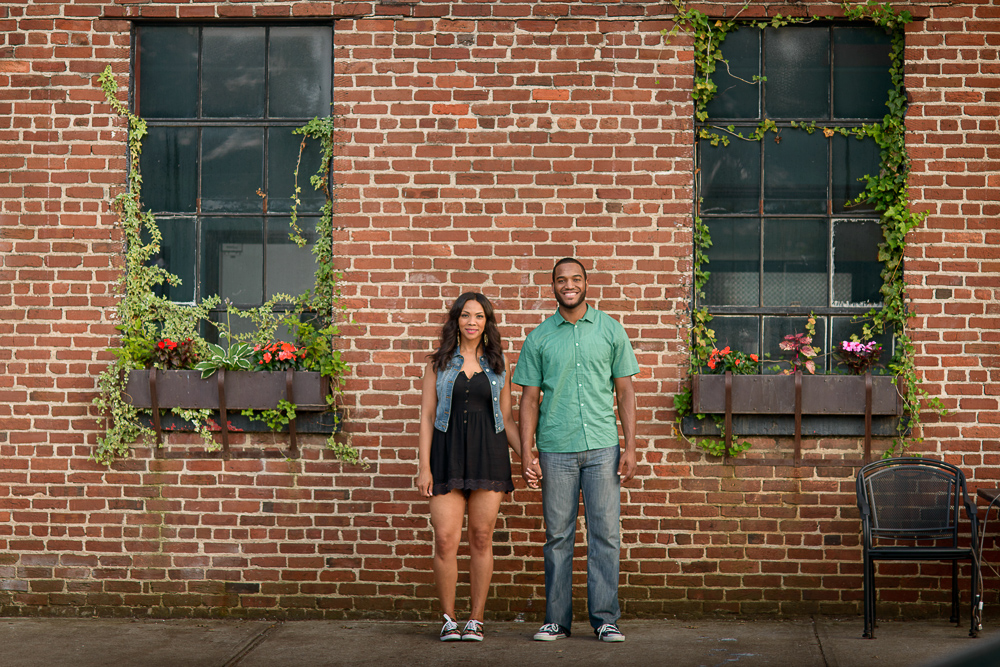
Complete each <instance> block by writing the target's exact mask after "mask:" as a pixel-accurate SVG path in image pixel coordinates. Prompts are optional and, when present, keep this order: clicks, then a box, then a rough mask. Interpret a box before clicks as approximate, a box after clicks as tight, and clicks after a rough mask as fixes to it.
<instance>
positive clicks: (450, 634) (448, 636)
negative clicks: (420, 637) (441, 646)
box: [441, 614, 462, 642]
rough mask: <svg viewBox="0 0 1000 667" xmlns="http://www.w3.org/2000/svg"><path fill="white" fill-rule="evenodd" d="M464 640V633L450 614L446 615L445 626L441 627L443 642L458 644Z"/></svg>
mask: <svg viewBox="0 0 1000 667" xmlns="http://www.w3.org/2000/svg"><path fill="white" fill-rule="evenodd" d="M461 640H462V633H461V631H459V629H458V623H456V622H455V621H454V620H452V618H451V616H449V615H448V614H445V615H444V625H442V626H441V641H443V642H457V641H461Z"/></svg>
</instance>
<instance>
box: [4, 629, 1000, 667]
mask: <svg viewBox="0 0 1000 667" xmlns="http://www.w3.org/2000/svg"><path fill="white" fill-rule="evenodd" d="M621 628H622V630H623V632H625V634H626V636H627V640H626V641H625V642H624V643H621V644H602V643H599V642H598V641H597V640H596V639H595V638H594V635H593V634H592V633H590V632H588V630H589V627H587V626H586V624H585V623H584V624H578V628H577V630H578V634H576V635H574V636H573V637H571V638H569V639H563V640H559V641H555V642H546V643H543V642H535V641H532V640H531V635H532V634H533V633H534V631H535V630H536V629H537V628H536V627H535V624H528V623H515V622H504V623H499V622H491V623H487V625H486V640H485V641H484V642H482V643H463V642H455V643H442V642H440V641H438V640H437V633H438V630H439V626H438V624H436V623H419V622H412V623H411V622H400V621H288V622H268V621H218V620H174V621H153V620H128V619H124V620H123V619H51V618H0V666H2V667H34V666H36V665H38V666H41V665H44V666H46V667H52V666H61V665H66V666H72V667H99V666H107V667H128V666H130V665H137V666H141V667H160V666H163V667H168V666H169V667H176V666H184V667H187V666H192V667H195V666H196V667H200V666H205V667H235V666H237V665H239V666H240V667H262V666H265V665H267V666H271V665H295V666H300V667H318V666H320V665H372V666H375V667H393V666H395V665H404V666H405V667H425V666H426V667H430V666H434V667H441V666H445V665H477V666H483V667H493V666H496V667H520V666H522V665H523V666H527V665H531V667H536V666H547V665H565V666H569V665H572V666H573V667H578V666H584V665H614V666H615V667H626V666H628V667H645V666H646V665H665V666H670V667H688V666H691V667H697V666H701V665H704V666H706V667H707V666H715V665H726V666H732V667H746V666H755V665H780V666H785V665H789V666H794V667H813V666H815V667H866V666H869V665H871V666H873V667H895V666H898V667H913V666H914V665H931V664H934V665H939V666H941V667H943V666H944V665H953V666H955V667H958V666H959V665H962V666H963V667H964V665H969V666H971V665H975V666H976V667H988V666H989V665H1000V643H998V642H1000V630H997V629H993V628H989V627H987V628H986V629H985V630H984V631H983V632H982V633H980V636H979V638H978V639H970V638H969V637H968V626H967V625H965V624H963V625H962V626H960V627H957V628H956V627H955V626H954V625H952V624H950V623H948V622H947V621H946V620H939V621H906V622H903V621H900V622H883V623H882V624H881V625H880V626H879V629H878V638H877V639H875V640H867V639H862V637H861V629H862V621H861V618H860V617H857V618H847V619H840V618H829V617H815V618H808V619H799V620H789V621H781V620H774V621H770V620H769V621H761V620H745V621H741V620H697V621H679V620H663V621H649V620H643V621H637V620H624V621H622V623H621ZM971 652H975V653H976V654H977V655H972V654H971Z"/></svg>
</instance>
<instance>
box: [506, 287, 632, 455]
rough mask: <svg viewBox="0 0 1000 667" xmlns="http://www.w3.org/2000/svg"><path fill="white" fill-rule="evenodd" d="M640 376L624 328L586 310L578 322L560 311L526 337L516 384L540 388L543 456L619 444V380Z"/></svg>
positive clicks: (539, 441)
mask: <svg viewBox="0 0 1000 667" xmlns="http://www.w3.org/2000/svg"><path fill="white" fill-rule="evenodd" d="M638 372H639V362H638V361H636V358H635V353H634V352H633V351H632V345H631V344H630V343H629V340H628V335H626V333H625V329H624V327H622V325H621V324H620V323H619V322H618V321H617V320H615V319H614V318H613V317H611V316H610V315H608V314H606V313H602V312H601V311H599V310H597V309H596V308H593V307H591V306H587V312H586V313H585V314H584V316H583V317H581V318H580V319H579V320H577V322H576V324H573V323H571V322H567V321H566V320H565V319H563V316H562V315H560V314H559V311H558V310H557V311H556V312H555V314H554V315H552V317H549V318H548V319H546V320H545V321H544V322H542V323H541V324H540V325H538V327H537V328H536V329H535V330H534V331H532V332H531V333H530V334H528V337H527V339H525V341H524V346H523V347H522V348H521V356H520V357H519V358H518V361H517V366H516V367H515V368H514V377H513V378H512V379H511V381H512V382H514V383H515V384H518V385H521V386H522V387H540V388H541V390H542V404H541V407H540V409H539V415H538V429H537V431H536V434H535V444H536V446H537V447H538V451H540V452H582V451H586V450H588V449H602V448H604V447H611V446H616V447H617V446H618V425H617V423H616V421H615V410H614V386H615V385H614V382H615V378H620V377H628V376H630V375H635V374H636V373H638Z"/></svg>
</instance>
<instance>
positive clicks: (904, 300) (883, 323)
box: [663, 0, 944, 457]
mask: <svg viewBox="0 0 1000 667" xmlns="http://www.w3.org/2000/svg"><path fill="white" fill-rule="evenodd" d="M671 3H672V4H673V5H674V8H675V10H676V15H675V18H674V21H675V23H674V26H673V27H672V28H671V30H670V31H664V32H663V36H664V37H665V38H666V39H668V40H669V38H670V37H672V36H674V35H676V34H677V33H678V32H680V31H684V32H687V33H690V34H691V35H693V39H694V57H695V74H694V84H693V87H692V92H691V97H692V100H693V101H694V105H695V118H696V120H697V121H698V122H699V123H703V125H701V126H699V127H698V129H697V136H698V138H699V139H704V140H707V141H708V142H709V143H710V144H711V145H713V146H718V145H723V146H725V145H728V144H729V142H730V141H731V140H732V139H739V140H746V141H760V140H761V139H763V137H764V136H765V135H766V134H767V133H768V132H774V133H777V132H778V128H777V126H776V124H775V123H774V121H772V120H770V119H767V118H765V119H763V120H762V121H761V122H760V123H759V124H758V126H757V127H756V128H755V129H754V131H753V132H751V133H750V134H749V135H743V134H742V133H740V132H738V131H737V130H736V128H735V127H733V126H727V127H721V126H714V125H707V124H705V123H706V121H708V118H709V116H708V111H707V107H708V103H709V102H710V101H711V100H712V98H713V97H714V96H715V93H716V92H717V90H718V88H717V85H716V84H715V82H714V81H713V75H714V73H715V72H716V70H717V69H718V67H719V66H720V65H721V66H724V67H726V68H727V69H728V66H729V65H728V62H726V60H725V59H724V58H723V56H722V51H721V47H722V43H723V42H724V41H725V38H726V35H727V34H728V33H731V32H733V31H734V30H736V29H737V28H739V27H742V26H752V27H757V28H764V27H774V28H777V27H782V26H785V25H789V24H802V23H809V22H812V21H815V20H818V19H817V18H798V17H786V16H782V15H780V14H778V15H776V16H775V17H773V18H771V19H768V20H748V21H740V20H739V15H740V14H741V13H742V11H743V10H744V9H746V8H747V7H748V6H749V4H750V3H749V2H747V4H745V5H744V6H743V8H742V9H740V11H739V12H737V13H736V15H735V16H733V17H732V18H716V17H710V16H708V15H706V14H704V13H702V12H701V11H699V10H697V9H692V8H690V7H686V6H684V5H683V3H682V2H681V0H671ZM842 7H843V10H844V16H845V17H846V18H847V19H848V20H851V21H869V22H872V23H874V24H875V25H878V26H881V27H882V28H884V29H885V30H886V31H887V32H889V34H890V35H891V40H892V41H891V49H890V70H889V72H890V76H891V81H892V85H891V88H890V90H889V95H888V101H887V104H886V107H887V113H886V115H885V117H884V118H883V120H882V122H880V123H873V124H870V125H869V124H865V125H863V126H862V127H860V128H851V129H846V128H840V127H820V126H817V125H816V123H808V124H805V123H792V126H793V127H794V128H796V129H801V130H804V131H806V132H810V133H812V132H815V131H816V130H821V131H822V132H823V133H824V135H825V136H827V137H829V136H832V135H833V134H834V133H840V134H843V135H845V136H854V137H856V138H865V137H869V138H871V139H873V140H874V141H875V142H876V143H877V145H878V147H879V150H880V168H879V173H877V174H869V175H867V176H865V177H864V179H863V180H864V181H865V189H864V191H863V192H862V194H861V195H860V196H858V197H857V199H855V200H854V201H853V202H851V203H853V204H859V203H866V204H870V205H873V206H874V208H875V210H876V211H878V212H879V213H880V225H881V228H882V233H883V241H882V243H881V244H880V245H879V251H878V259H879V261H880V262H881V263H882V265H883V269H882V280H883V284H882V287H881V294H882V298H883V304H882V306H881V307H879V308H873V309H872V310H870V311H869V312H868V313H867V314H866V315H865V318H866V319H868V320H869V322H868V323H867V324H865V325H863V329H862V331H863V336H864V337H865V338H866V339H867V338H871V337H872V336H873V335H876V334H879V333H883V332H891V333H892V334H894V336H895V341H896V346H895V353H894V355H893V358H892V360H891V361H890V362H889V364H888V368H889V370H890V371H891V372H892V373H893V375H894V376H895V378H896V380H895V382H896V385H897V391H898V392H899V394H900V396H901V397H902V400H903V407H904V414H905V417H904V419H901V420H900V423H899V426H898V431H897V435H896V438H895V439H894V441H893V443H892V445H891V446H890V447H889V448H888V449H887V450H886V451H885V452H884V454H883V456H885V457H890V456H894V455H900V454H902V453H903V452H905V451H906V448H907V447H909V446H910V445H911V444H914V443H918V442H921V441H922V437H920V435H919V427H920V422H921V410H922V409H932V410H935V411H938V412H944V410H943V405H942V403H941V401H940V399H938V398H936V397H931V396H930V395H929V394H928V393H927V391H926V390H925V389H923V387H921V386H920V384H921V381H922V379H921V377H920V376H919V375H918V374H917V370H916V363H915V348H914V344H913V339H912V337H911V335H910V331H909V318H910V316H911V315H912V312H913V311H912V308H911V305H910V299H909V297H908V295H907V290H906V283H905V281H904V279H903V260H904V255H905V250H906V235H907V234H908V233H909V232H910V231H911V230H913V229H914V228H916V227H918V226H919V225H920V224H921V223H922V222H923V220H924V218H925V217H926V215H927V214H926V213H914V212H913V211H912V210H911V209H910V206H909V190H908V185H907V182H908V180H909V175H910V160H909V156H908V154H907V152H906V128H905V114H906V107H907V101H906V92H905V89H904V86H903V74H904V60H903V51H904V45H905V35H904V31H903V27H904V26H905V25H906V24H907V23H909V22H910V21H912V16H911V15H910V13H909V12H907V11H898V12H897V11H896V10H894V9H893V8H892V7H891V6H890V5H889V4H887V3H879V2H875V0H868V2H865V3H857V4H851V3H848V2H846V1H844V2H842ZM824 18H825V19H826V20H834V18H833V17H824ZM763 80H764V77H754V81H752V82H748V83H759V82H760V81H763ZM693 231H694V293H695V296H696V297H698V296H704V286H705V284H706V282H707V280H708V279H709V276H710V272H709V271H708V270H707V269H706V268H705V267H706V266H707V264H708V257H707V250H708V248H710V247H711V245H712V240H711V236H710V234H709V231H708V227H707V225H705V224H704V223H703V221H702V220H701V219H700V218H699V217H698V216H697V215H695V217H694V230H693ZM711 320H712V316H711V315H710V314H709V313H708V310H707V309H706V308H704V307H701V308H693V309H692V325H691V326H692V330H691V347H690V352H689V373H690V374H694V373H697V372H699V371H700V369H701V368H703V367H704V366H705V363H706V361H707V359H708V356H709V354H710V353H711V350H712V348H713V347H714V341H715V332H714V331H713V330H712V329H711V328H710V326H709V325H710V323H711ZM674 406H675V410H676V412H677V415H678V425H677V426H678V428H677V429H676V431H677V432H678V433H679V434H680V436H681V437H683V438H684V439H685V440H688V439H687V438H686V437H685V436H684V435H683V434H682V433H681V432H680V421H681V420H682V419H683V418H684V417H685V416H686V415H688V414H691V390H690V387H688V388H686V389H684V390H682V391H681V392H680V393H679V394H678V395H677V397H676V398H675V401H674ZM688 442H692V444H694V445H696V446H698V447H701V448H702V449H705V450H706V451H709V452H710V453H713V454H723V453H725V452H726V445H727V444H728V445H729V451H730V452H731V453H732V452H736V451H741V450H742V449H746V448H747V447H749V444H748V443H736V442H731V443H721V442H719V441H717V440H709V439H702V440H695V441H691V440H688Z"/></svg>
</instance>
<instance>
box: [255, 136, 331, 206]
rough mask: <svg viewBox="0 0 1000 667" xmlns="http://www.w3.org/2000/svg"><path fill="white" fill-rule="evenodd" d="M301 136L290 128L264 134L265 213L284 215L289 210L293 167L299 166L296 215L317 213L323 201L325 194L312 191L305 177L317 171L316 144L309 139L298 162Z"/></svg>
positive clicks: (318, 153)
mask: <svg viewBox="0 0 1000 667" xmlns="http://www.w3.org/2000/svg"><path fill="white" fill-rule="evenodd" d="M301 144H302V137H301V136H300V135H297V134H292V128H290V127H273V128H271V129H270V130H268V134H267V210H269V211H274V212H276V213H287V212H288V211H291V210H292V200H291V197H292V194H293V193H294V191H295V165H296V164H298V165H299V188H300V189H301V192H300V193H299V199H300V200H301V204H299V214H300V215H301V214H303V213H307V212H310V213H318V212H319V211H320V209H321V208H323V204H324V203H325V202H326V197H325V195H324V194H323V193H322V192H320V191H317V190H314V189H313V186H312V183H310V182H309V178H310V177H311V176H312V175H313V174H315V173H316V172H317V170H319V165H320V159H321V157H322V153H321V151H320V147H319V142H318V141H316V140H314V139H310V140H309V141H307V142H306V149H305V151H303V153H302V161H301V162H299V146H300V145H301Z"/></svg>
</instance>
